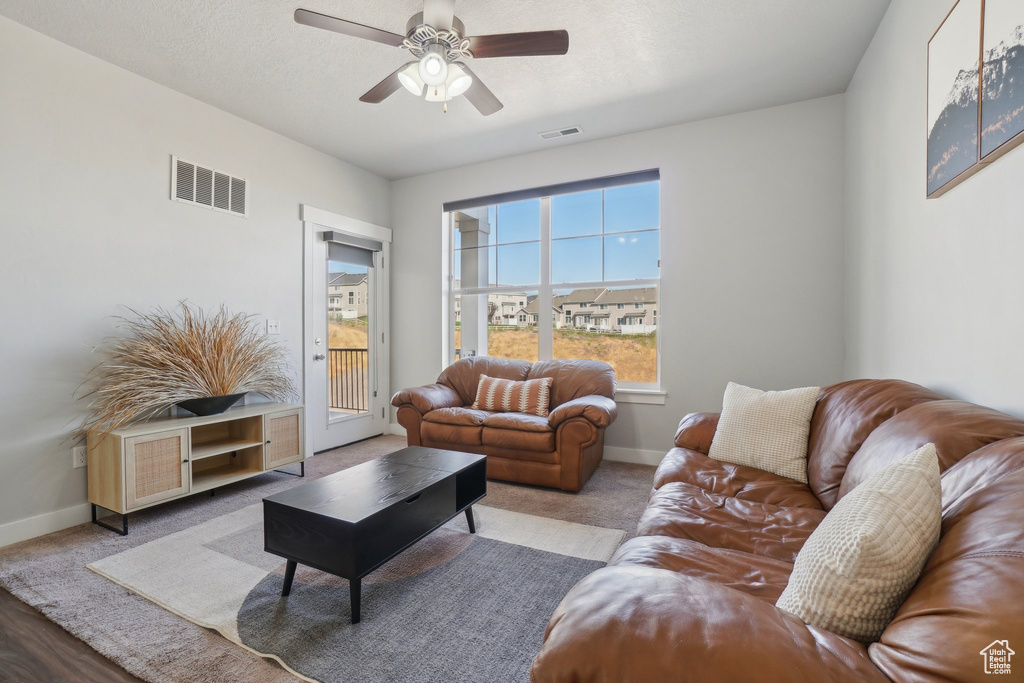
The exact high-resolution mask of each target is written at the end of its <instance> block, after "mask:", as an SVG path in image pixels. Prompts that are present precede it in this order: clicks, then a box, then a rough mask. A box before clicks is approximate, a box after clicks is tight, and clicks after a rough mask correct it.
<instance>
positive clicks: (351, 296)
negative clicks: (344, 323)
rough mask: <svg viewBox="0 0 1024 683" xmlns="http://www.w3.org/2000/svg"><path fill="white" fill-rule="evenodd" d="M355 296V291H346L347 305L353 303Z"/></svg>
mask: <svg viewBox="0 0 1024 683" xmlns="http://www.w3.org/2000/svg"><path fill="white" fill-rule="evenodd" d="M355 296H356V294H355V292H352V291H350V292H349V293H348V305H349V306H351V305H353V304H354V303H355Z"/></svg>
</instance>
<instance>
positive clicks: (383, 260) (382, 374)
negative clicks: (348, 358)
mask: <svg viewBox="0 0 1024 683" xmlns="http://www.w3.org/2000/svg"><path fill="white" fill-rule="evenodd" d="M300 218H301V219H302V232H303V238H302V239H303V250H302V253H303V263H302V363H301V367H300V370H301V372H302V397H303V402H304V403H305V406H306V434H305V437H306V440H305V443H306V444H307V448H313V447H314V446H313V444H315V443H316V440H315V438H314V436H313V431H314V427H315V426H316V425H317V424H319V422H318V421H319V420H320V419H322V416H319V415H314V412H315V411H314V410H312V406H313V404H312V403H311V402H310V400H311V399H312V398H313V394H312V392H313V382H311V381H310V374H309V373H310V372H312V371H313V367H315V366H314V365H313V362H312V358H311V355H310V348H311V347H312V345H313V337H314V333H313V317H312V316H313V315H315V314H317V312H318V311H319V309H320V307H318V306H317V305H316V302H315V295H316V293H315V292H314V291H313V287H312V278H311V277H310V273H311V271H310V268H311V267H313V248H314V245H315V243H316V239H317V236H318V235H319V233H321V232H323V231H324V230H325V229H326V230H336V231H338V232H343V233H346V234H349V235H353V236H355V237H364V238H369V239H373V240H376V241H378V242H380V243H381V245H382V246H381V251H380V253H379V255H377V256H376V257H375V259H374V261H375V263H374V269H375V270H377V271H378V276H377V283H376V284H377V292H376V294H375V296H373V297H372V299H373V302H372V303H373V307H374V315H375V316H376V321H377V323H376V331H375V334H374V340H373V343H374V344H376V351H377V354H376V362H375V363H374V370H375V373H374V375H375V380H376V392H377V403H379V404H380V405H379V408H380V410H381V415H380V416H379V417H378V416H377V415H373V416H372V419H373V420H374V421H376V420H378V419H379V420H381V423H380V425H381V433H385V434H386V433H387V432H388V403H387V400H388V398H389V397H390V396H391V367H390V366H391V355H390V351H391V277H390V275H389V271H388V270H387V269H388V267H389V264H390V261H391V229H390V228H385V227H383V226H380V225H374V224H373V223H367V222H366V221H361V220H358V219H355V218H350V217H348V216H343V215H341V214H337V213H333V212H331V211H325V210H323V209H318V208H316V207H313V206H309V205H308V204H301V205H300ZM378 333H379V337H380V338H379V339H378V338H377V337H378ZM329 345H330V341H328V346H329ZM375 408H377V406H375Z"/></svg>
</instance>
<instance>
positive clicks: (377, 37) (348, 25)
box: [295, 9, 405, 47]
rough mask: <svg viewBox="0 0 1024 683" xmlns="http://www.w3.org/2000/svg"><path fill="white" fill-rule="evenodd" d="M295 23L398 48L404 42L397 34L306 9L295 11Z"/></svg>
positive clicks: (403, 38)
mask: <svg viewBox="0 0 1024 683" xmlns="http://www.w3.org/2000/svg"><path fill="white" fill-rule="evenodd" d="M295 21H296V22H297V23H299V24H304V25H306V26H312V27H313V28H322V29H324V30H326V31H334V32H335V33H343V34H345V35H346V36H354V37H356V38H362V39H364V40H372V41H374V42H377V43H384V44H385V45H391V46H393V47H398V46H399V45H401V44H402V41H403V40H405V36H400V35H398V34H397V33H391V32H390V31H384V30H381V29H379V28H374V27H372V26H363V25H362V24H357V23H356V22H354V21H346V20H345V19H339V18H337V17H332V16H329V15H327V14H320V13H319V12H313V11H310V10H308V9H297V10H295Z"/></svg>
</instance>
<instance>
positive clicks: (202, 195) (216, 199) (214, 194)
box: [171, 156, 249, 217]
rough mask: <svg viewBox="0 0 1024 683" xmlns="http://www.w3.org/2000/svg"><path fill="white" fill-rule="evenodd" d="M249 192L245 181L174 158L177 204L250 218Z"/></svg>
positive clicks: (174, 195)
mask: <svg viewBox="0 0 1024 683" xmlns="http://www.w3.org/2000/svg"><path fill="white" fill-rule="evenodd" d="M247 193H248V184H247V183H246V181H245V178H235V177H234V176H231V175H228V174H227V173H221V172H220V171H215V170H213V169H212V168H204V167H203V166H198V165H196V164H194V163H192V162H191V161H185V160H184V159H179V158H178V157H175V156H172V157H171V199H173V200H175V201H179V202H185V203H186V204H195V205H196V206H205V207H206V208H208V209H213V210H215V211H223V212H225V213H233V214H235V215H236V216H243V217H245V216H248V215H249V210H248V206H249V201H248V200H249V197H248V194H247Z"/></svg>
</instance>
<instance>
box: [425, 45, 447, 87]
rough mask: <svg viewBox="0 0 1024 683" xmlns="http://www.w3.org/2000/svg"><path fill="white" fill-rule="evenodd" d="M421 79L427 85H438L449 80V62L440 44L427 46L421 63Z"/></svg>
mask: <svg viewBox="0 0 1024 683" xmlns="http://www.w3.org/2000/svg"><path fill="white" fill-rule="evenodd" d="M419 74H420V79H421V80H422V81H423V82H424V83H426V84H427V85H432V86H437V85H441V84H442V83H444V82H445V81H447V80H448V62H447V61H446V60H445V58H444V49H443V48H442V47H441V46H440V45H436V44H435V45H431V46H430V47H428V48H427V50H426V53H425V54H424V55H423V59H421V60H420V65H419Z"/></svg>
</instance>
